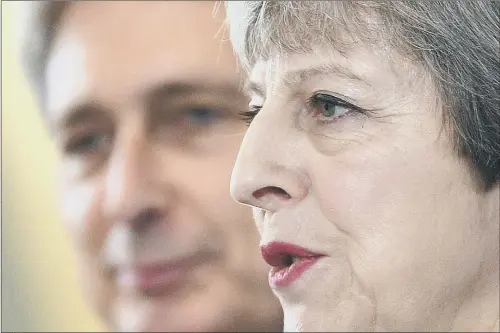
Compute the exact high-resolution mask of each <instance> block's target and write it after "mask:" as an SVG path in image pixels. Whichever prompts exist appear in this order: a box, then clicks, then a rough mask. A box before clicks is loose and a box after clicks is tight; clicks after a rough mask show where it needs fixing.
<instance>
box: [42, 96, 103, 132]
mask: <svg viewBox="0 0 500 333" xmlns="http://www.w3.org/2000/svg"><path fill="white" fill-rule="evenodd" d="M103 111H106V110H105V108H104V106H102V105H100V104H99V103H97V102H85V103H82V104H78V105H75V106H74V107H72V108H71V109H70V110H68V111H67V112H64V114H63V115H62V116H61V117H59V118H57V119H55V121H53V122H50V129H51V132H52V133H55V132H56V131H57V130H59V129H62V128H71V127H74V126H77V125H78V124H81V123H83V122H88V121H89V120H92V119H94V118H96V117H98V116H99V115H100V114H102V112H103Z"/></svg>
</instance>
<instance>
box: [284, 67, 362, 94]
mask: <svg viewBox="0 0 500 333" xmlns="http://www.w3.org/2000/svg"><path fill="white" fill-rule="evenodd" d="M329 77H330V78H331V77H342V78H344V79H347V80H351V81H353V80H354V81H359V82H361V83H362V84H364V85H368V86H369V85H370V84H369V83H368V82H367V80H366V79H363V78H361V77H360V76H359V75H357V74H356V73H354V72H353V71H352V70H351V69H349V68H347V67H345V66H340V65H338V64H334V63H327V64H322V65H319V66H314V67H309V68H304V69H299V70H295V71H291V72H287V73H286V74H285V75H284V77H283V80H282V84H283V85H284V86H286V87H287V88H289V89H294V87H296V86H298V85H300V84H301V83H303V82H305V81H309V80H311V79H321V78H329Z"/></svg>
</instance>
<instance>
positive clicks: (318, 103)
mask: <svg viewBox="0 0 500 333" xmlns="http://www.w3.org/2000/svg"><path fill="white" fill-rule="evenodd" d="M308 104H309V108H310V109H311V112H312V115H313V116H314V117H317V118H320V119H322V120H324V121H326V122H328V121H335V120H337V119H339V118H342V117H344V116H346V115H347V114H349V113H351V112H352V111H357V110H359V108H357V107H356V106H354V105H352V104H350V103H347V102H345V101H343V100H341V99H339V98H337V97H335V96H332V95H328V94H316V95H314V96H313V97H311V99H310V101H309V103H308Z"/></svg>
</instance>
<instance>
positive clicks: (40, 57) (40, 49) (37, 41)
mask: <svg viewBox="0 0 500 333" xmlns="http://www.w3.org/2000/svg"><path fill="white" fill-rule="evenodd" d="M69 4H71V2H70V1H46V0H38V1H26V2H24V3H23V6H24V8H23V13H22V14H23V16H22V17H21V18H20V22H19V24H20V25H21V28H22V30H23V31H22V32H21V36H20V37H21V48H20V58H21V64H22V66H23V69H24V71H25V73H26V76H27V78H28V80H29V83H30V84H31V86H32V87H33V89H34V91H35V93H36V97H37V99H38V102H39V104H40V106H41V108H42V109H43V108H44V107H45V70H46V66H47V61H48V57H49V53H50V49H51V46H52V41H53V39H54V35H55V31H56V29H57V27H58V25H59V22H60V19H61V17H62V15H63V13H64V10H65V9H66V8H67V7H68V6H69Z"/></svg>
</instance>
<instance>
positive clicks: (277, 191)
mask: <svg viewBox="0 0 500 333" xmlns="http://www.w3.org/2000/svg"><path fill="white" fill-rule="evenodd" d="M267 195H273V196H277V197H279V198H280V199H285V200H288V199H290V198H291V196H290V194H288V192H287V191H285V190H283V189H282V188H280V187H277V186H266V187H263V188H260V189H258V190H256V191H254V192H253V196H254V198H256V199H260V198H262V197H264V196H267Z"/></svg>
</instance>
